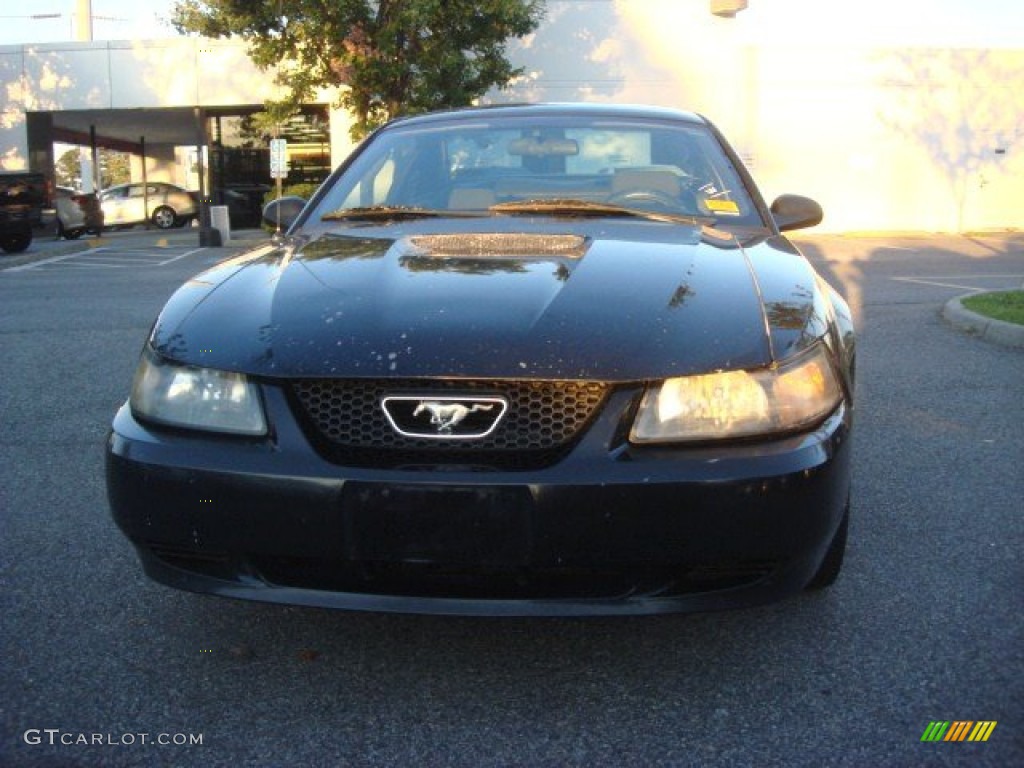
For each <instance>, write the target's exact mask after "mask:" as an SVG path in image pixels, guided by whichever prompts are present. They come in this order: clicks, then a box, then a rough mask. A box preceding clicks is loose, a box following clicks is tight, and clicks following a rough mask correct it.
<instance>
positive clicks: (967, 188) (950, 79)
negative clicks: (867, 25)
mask: <svg viewBox="0 0 1024 768" xmlns="http://www.w3.org/2000/svg"><path fill="white" fill-rule="evenodd" d="M878 63H879V64H880V65H881V71H882V75H881V76H882V78H883V82H882V83H880V84H881V85H883V86H884V87H885V89H886V90H887V91H888V93H889V94H890V97H889V98H890V100H891V101H890V103H889V104H887V105H886V108H885V109H883V110H882V111H881V112H880V114H879V120H880V122H881V123H882V125H883V126H884V127H885V128H887V129H888V130H889V131H892V132H893V133H894V134H896V135H897V136H899V137H900V138H902V139H903V140H904V141H906V142H908V143H910V144H911V145H913V146H915V147H917V148H918V149H919V150H920V151H921V152H923V153H924V154H925V155H926V156H927V158H928V161H929V163H930V164H931V167H932V169H933V170H934V172H935V173H936V174H938V175H939V176H940V177H941V178H942V179H943V180H944V181H945V183H946V184H947V185H948V191H949V193H950V195H951V199H952V201H953V204H954V205H955V206H956V210H955V220H956V223H957V229H958V230H963V229H964V228H965V226H971V224H972V221H971V219H972V218H973V217H972V216H971V214H972V212H974V211H972V210H971V208H972V207H978V206H981V205H985V204H986V201H985V199H984V198H983V196H982V195H983V189H984V187H986V185H988V184H990V183H992V182H994V181H996V180H998V178H999V177H1001V176H1003V175H1006V174H1008V173H1009V167H1010V165H1011V163H1013V162H1014V159H1015V156H1016V155H1019V154H1020V152H1021V139H1022V137H1024V106H1022V104H1021V100H1020V95H1021V88H1024V54H1022V53H1021V52H1019V51H998V50H967V49H908V50H900V51H892V50H890V51H886V52H885V53H884V54H880V55H879V60H878ZM975 199H977V202H974V201H975ZM1006 202H1008V201H1001V200H999V199H994V200H992V201H990V202H989V204H990V205H991V204H996V205H998V204H1000V203H1006ZM972 203H973V206H972ZM974 213H976V212H974ZM1018 219H1019V216H1018Z"/></svg>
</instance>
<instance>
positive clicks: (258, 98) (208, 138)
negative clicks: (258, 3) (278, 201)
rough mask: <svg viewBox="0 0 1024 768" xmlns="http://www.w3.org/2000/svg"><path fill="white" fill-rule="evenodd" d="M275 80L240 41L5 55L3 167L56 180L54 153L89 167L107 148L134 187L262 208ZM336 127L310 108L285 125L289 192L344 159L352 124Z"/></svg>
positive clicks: (32, 48) (113, 44)
mask: <svg viewBox="0 0 1024 768" xmlns="http://www.w3.org/2000/svg"><path fill="white" fill-rule="evenodd" d="M272 81H273V73H265V72H261V71H259V70H258V69H257V68H256V67H255V66H254V65H253V64H252V62H251V61H250V60H249V58H248V56H247V55H246V52H245V48H244V46H243V45H242V44H240V43H238V42H234V41H214V40H206V39H198V38H184V37H182V38H175V39H168V40H151V41H102V42H74V43H52V44H45V45H23V46H0V87H2V88H4V90H5V92H6V93H7V94H9V95H10V96H11V98H10V99H9V100H8V101H7V102H6V103H5V104H4V105H3V112H2V113H0V167H2V168H4V169H8V170H21V169H29V170H36V171H41V172H44V173H46V174H47V175H48V176H50V177H51V178H53V174H54V161H55V157H54V144H57V145H58V146H59V145H60V144H67V145H72V146H74V145H77V146H79V147H83V148H86V151H85V154H86V156H87V157H88V155H89V153H90V151H91V153H92V154H93V156H95V152H96V151H97V150H98V149H101V148H106V149H110V150H114V151H119V152H126V153H129V154H130V155H131V159H132V162H131V168H132V178H133V180H149V181H167V182H171V183H174V184H178V185H180V186H183V187H186V188H188V189H193V190H199V191H200V192H201V193H202V196H203V198H204V199H205V200H207V201H209V202H214V203H219V202H222V198H223V197H224V195H225V194H232V195H234V196H235V197H237V196H238V194H240V192H239V191H240V190H241V191H243V192H245V193H248V194H249V198H250V199H251V200H252V201H255V202H256V203H258V202H259V200H260V199H261V197H262V191H264V190H266V189H269V187H270V167H269V156H268V147H267V139H268V138H269V137H268V136H264V135H262V134H261V133H260V131H259V130H258V129H257V128H256V126H255V125H254V123H253V120H252V116H253V114H255V113H256V112H258V111H259V110H260V109H261V105H262V103H263V102H264V101H265V100H266V99H267V98H272V97H274V96H276V95H279V94H277V93H275V89H274V87H273V85H272ZM328 98H329V97H328V95H325V99H324V100H325V101H326V100H328ZM332 117H335V118H337V117H338V115H336V114H335V115H332V112H331V110H329V109H328V107H327V106H326V105H325V104H311V105H308V106H307V107H305V108H304V109H303V111H302V113H301V114H299V115H297V116H296V117H295V118H293V119H292V120H290V121H289V122H288V123H287V124H285V125H283V126H281V130H280V136H281V137H282V138H285V139H287V140H288V147H289V157H288V159H289V175H288V179H287V183H298V182H319V181H321V180H322V179H323V178H324V177H325V176H326V175H327V173H329V172H330V169H331V167H332V165H333V161H332V156H333V157H336V158H339V159H340V158H341V157H344V155H345V154H347V153H348V151H349V150H350V148H351V145H350V140H349V137H348V133H347V130H346V129H347V125H348V121H347V120H346V119H345V118H344V115H343V114H342V115H340V117H341V119H340V120H338V119H335V120H332ZM332 123H333V124H339V123H340V126H341V127H340V130H339V129H334V130H332ZM94 165H95V164H94ZM91 182H92V179H90V178H84V179H82V183H83V186H85V187H86V188H90V187H91V186H92V184H91Z"/></svg>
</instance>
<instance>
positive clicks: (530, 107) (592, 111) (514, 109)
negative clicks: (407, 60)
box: [388, 103, 708, 125]
mask: <svg viewBox="0 0 1024 768" xmlns="http://www.w3.org/2000/svg"><path fill="white" fill-rule="evenodd" d="M496 115H501V116H503V117H505V116H507V117H547V116H555V117H557V116H564V117H595V118H597V117H620V118H621V117H625V118H641V119H649V120H676V121H679V120H681V121H683V122H687V123H693V124H696V125H706V124H707V122H708V121H707V119H706V118H704V117H703V116H701V115H699V114H697V113H696V112H687V111H685V110H681V109H672V108H669V107H655V106H645V105H639V104H590V103H587V104H583V103H543V104H489V105H485V106H477V107H462V108H459V109H447V110H441V111H437V112H427V113H424V114H421V115H410V116H407V117H399V118H396V119H395V120H393V121H391V122H390V123H389V124H388V125H399V124H401V125H421V124H429V123H435V122H436V123H440V122H445V121H451V120H473V119H480V118H490V117H495V116H496Z"/></svg>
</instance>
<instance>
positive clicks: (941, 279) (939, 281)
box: [891, 275, 1024, 293]
mask: <svg viewBox="0 0 1024 768" xmlns="http://www.w3.org/2000/svg"><path fill="white" fill-rule="evenodd" d="M891 279H892V280H896V281H897V282H900V283H915V284H917V285H930V286H933V287H936V288H956V289H957V290H961V291H971V292H973V293H980V292H982V291H988V290H991V289H990V288H984V287H979V286H978V285H963V284H962V283H959V282H957V283H952V282H947V281H950V280H963V281H967V280H970V281H972V282H975V281H978V280H982V281H984V280H1024V275H935V276H933V277H932V279H930V280H925V279H924V278H922V277H893V278H891Z"/></svg>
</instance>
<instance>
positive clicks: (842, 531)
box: [807, 499, 850, 590]
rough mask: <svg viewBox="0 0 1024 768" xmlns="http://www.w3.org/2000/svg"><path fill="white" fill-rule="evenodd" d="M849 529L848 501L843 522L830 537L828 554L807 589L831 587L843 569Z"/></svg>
mask: <svg viewBox="0 0 1024 768" xmlns="http://www.w3.org/2000/svg"><path fill="white" fill-rule="evenodd" d="M849 527H850V501H849V499H847V501H846V511H845V512H844V513H843V521H842V522H841V523H839V528H838V529H837V530H836V535H835V536H833V537H832V543H831V544H829V545H828V552H826V553H825V559H824V560H822V561H821V565H820V566H819V567H818V572H817V573H816V574H814V577H813V578H812V579H811V580H810V582H809V583H808V584H807V589H812V590H813V589H825V587H830V586H832V585H833V584H834V583H835V581H836V579H837V578H838V577H839V571H841V570H842V568H843V556H844V555H845V554H846V533H847V530H848V529H849Z"/></svg>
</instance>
